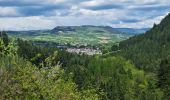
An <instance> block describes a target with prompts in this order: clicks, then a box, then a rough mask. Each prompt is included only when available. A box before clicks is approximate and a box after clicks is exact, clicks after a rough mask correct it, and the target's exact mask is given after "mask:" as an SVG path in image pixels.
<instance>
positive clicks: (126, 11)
mask: <svg viewBox="0 0 170 100" xmlns="http://www.w3.org/2000/svg"><path fill="white" fill-rule="evenodd" d="M169 12H170V0H0V30H41V29H52V28H54V27H56V26H79V25H95V26H99V25H104V26H111V27H114V28H150V27H152V26H153V24H154V23H159V22H160V21H161V20H162V19H163V18H164V17H165V16H166V15H167V14H168V13H169Z"/></svg>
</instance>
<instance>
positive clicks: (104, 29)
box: [51, 25, 123, 34]
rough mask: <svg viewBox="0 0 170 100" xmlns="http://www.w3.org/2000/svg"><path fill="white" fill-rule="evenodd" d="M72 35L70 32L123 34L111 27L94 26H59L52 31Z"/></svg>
mask: <svg viewBox="0 0 170 100" xmlns="http://www.w3.org/2000/svg"><path fill="white" fill-rule="evenodd" d="M61 32H63V33H70V32H83V33H84V32H86V33H89V32H92V33H111V34H122V33H123V32H121V31H118V30H116V29H114V28H112V27H110V26H92V25H83V26H57V27H55V28H54V29H52V30H51V33H53V34H56V33H61Z"/></svg>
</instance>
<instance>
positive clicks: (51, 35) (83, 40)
mask: <svg viewBox="0 0 170 100" xmlns="http://www.w3.org/2000/svg"><path fill="white" fill-rule="evenodd" d="M8 34H9V35H10V36H15V37H20V38H24V39H27V40H33V41H50V42H55V43H59V44H68V43H69V44H71V45H99V44H112V43H115V42H120V41H122V40H125V39H127V38H129V37H130V36H132V35H130V34H125V33H123V32H119V31H117V30H115V29H114V28H112V27H109V26H90V25H86V26H57V27H55V28H54V29H52V30H45V31H41V30H39V31H21V32H15V31H8Z"/></svg>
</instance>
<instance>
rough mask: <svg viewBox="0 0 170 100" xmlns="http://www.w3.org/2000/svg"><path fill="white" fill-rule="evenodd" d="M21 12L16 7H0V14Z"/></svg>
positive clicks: (13, 14)
mask: <svg viewBox="0 0 170 100" xmlns="http://www.w3.org/2000/svg"><path fill="white" fill-rule="evenodd" d="M19 15H20V14H19V13H18V12H17V10H16V9H15V8H14V7H0V16H1V17H3V16H9V17H10V16H19Z"/></svg>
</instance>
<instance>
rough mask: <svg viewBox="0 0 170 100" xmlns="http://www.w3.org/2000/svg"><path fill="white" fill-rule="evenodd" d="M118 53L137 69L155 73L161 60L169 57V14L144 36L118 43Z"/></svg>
mask: <svg viewBox="0 0 170 100" xmlns="http://www.w3.org/2000/svg"><path fill="white" fill-rule="evenodd" d="M119 51H120V52H119V53H120V54H121V55H122V56H124V57H125V58H126V59H130V60H132V61H133V62H134V63H135V64H136V66H137V67H139V68H142V69H144V70H147V71H154V72H156V71H157V69H158V67H159V64H160V62H161V60H163V59H166V58H168V57H170V14H169V15H167V16H166V17H165V18H164V19H163V20H162V21H161V23H160V24H158V25H156V24H154V26H153V28H152V29H150V30H149V31H147V32H146V33H145V34H141V35H138V36H134V37H131V38H129V39H127V40H125V41H122V42H120V44H119Z"/></svg>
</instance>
